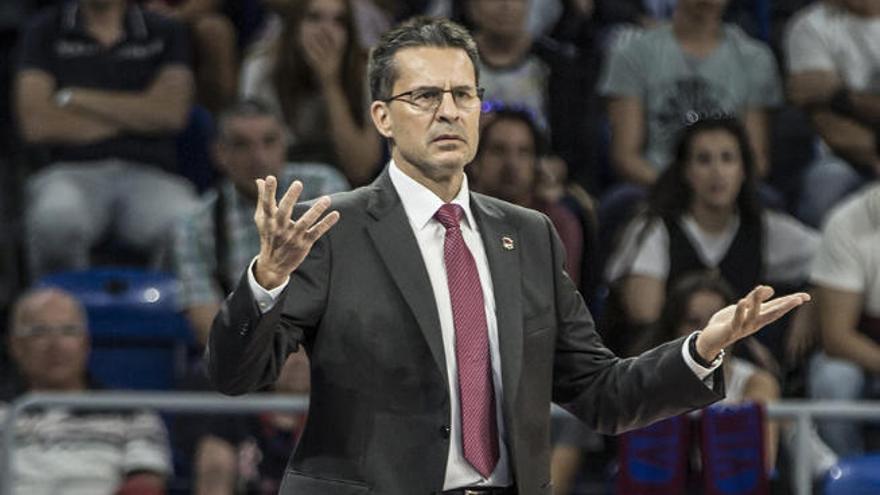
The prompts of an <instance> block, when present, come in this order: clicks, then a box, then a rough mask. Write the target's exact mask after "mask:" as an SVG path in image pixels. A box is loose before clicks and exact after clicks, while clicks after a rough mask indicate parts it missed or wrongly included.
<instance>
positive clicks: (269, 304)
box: [247, 256, 290, 314]
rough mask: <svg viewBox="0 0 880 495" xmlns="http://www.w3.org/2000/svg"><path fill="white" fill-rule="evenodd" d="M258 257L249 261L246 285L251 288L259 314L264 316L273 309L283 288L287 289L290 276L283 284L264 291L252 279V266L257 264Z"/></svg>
mask: <svg viewBox="0 0 880 495" xmlns="http://www.w3.org/2000/svg"><path fill="white" fill-rule="evenodd" d="M258 257H259V256H254V259H252V260H251V263H250V264H249V265H248V269H247V276H248V285H250V287H251V294H253V295H254V300H255V301H256V302H257V307H258V308H260V314H266V313H268V312H269V311H271V310H272V308H273V307H275V303H276V302H277V301H278V296H279V295H281V293H282V292H283V291H284V288H285V287H287V284H288V282H290V276H288V277H287V278H286V279H284V282H283V283H282V284H281V285H279V286H278V287H275V288H274V289H272V290H266V289H264V288H263V286H262V285H260V284H259V283H258V282H257V278H256V277H254V265H255V264H256V263H257V258H258Z"/></svg>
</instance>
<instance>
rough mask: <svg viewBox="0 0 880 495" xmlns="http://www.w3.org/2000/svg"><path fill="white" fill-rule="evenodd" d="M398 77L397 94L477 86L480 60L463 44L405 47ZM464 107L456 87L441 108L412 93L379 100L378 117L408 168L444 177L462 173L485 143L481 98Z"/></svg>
mask: <svg viewBox="0 0 880 495" xmlns="http://www.w3.org/2000/svg"><path fill="white" fill-rule="evenodd" d="M394 63H395V67H396V70H397V76H398V77H397V80H396V81H395V82H394V86H393V88H392V91H391V95H392V96H395V95H399V94H401V93H404V92H408V91H413V90H416V89H425V88H438V89H441V90H451V89H456V88H458V89H461V90H465V89H470V90H473V88H475V87H476V80H475V77H476V76H475V73H474V66H473V64H472V63H471V60H470V58H469V57H468V56H467V53H466V52H465V51H464V50H461V49H458V48H437V47H417V48H405V49H403V50H400V51H398V52H397V53H396V54H395V55H394ZM475 103H476V105H475V106H474V107H472V108H461V107H460V106H459V105H457V104H456V103H455V100H454V98H453V96H452V94H450V93H445V94H443V95H442V99H441V101H440V104H439V106H437V107H436V108H435V109H433V110H430V109H427V110H426V109H423V108H420V107H419V106H417V105H415V104H413V103H412V102H410V101H409V100H408V99H407V98H406V97H401V98H400V99H396V100H392V101H390V102H387V103H386V102H382V101H375V102H373V105H372V108H371V110H372V116H373V123H374V124H375V125H376V128H377V129H378V130H379V133H380V134H382V135H383V136H384V137H386V138H389V139H391V140H392V142H393V147H392V152H391V156H392V157H393V158H394V161H395V162H396V163H397V164H398V166H400V167H401V168H402V169H403V170H404V171H405V172H407V173H410V174H411V175H412V174H416V175H418V176H422V177H424V178H426V179H428V180H432V181H436V182H441V181H443V180H446V179H448V178H450V177H452V176H454V175H455V174H460V173H461V172H462V171H463V170H464V166H465V165H467V164H468V163H470V161H471V160H473V158H474V154H475V153H476V150H477V145H478V144H479V120H480V106H479V101H476V102H475Z"/></svg>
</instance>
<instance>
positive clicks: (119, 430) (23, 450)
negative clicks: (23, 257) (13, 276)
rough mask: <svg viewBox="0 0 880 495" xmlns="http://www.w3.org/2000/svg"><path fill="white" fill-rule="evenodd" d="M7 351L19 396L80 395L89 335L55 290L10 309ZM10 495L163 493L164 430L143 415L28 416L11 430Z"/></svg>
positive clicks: (57, 411)
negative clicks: (17, 380)
mask: <svg viewBox="0 0 880 495" xmlns="http://www.w3.org/2000/svg"><path fill="white" fill-rule="evenodd" d="M9 347H10V350H11V354H12V357H13V359H14V362H15V364H16V365H17V369H18V371H19V373H20V376H21V384H20V385H21V387H20V389H19V390H18V393H25V392H28V391H40V392H84V391H87V390H90V389H93V388H95V386H96V385H95V384H94V383H92V382H91V380H90V379H89V376H88V372H87V370H86V364H87V361H88V354H89V335H88V329H87V328H86V315H85V312H84V310H83V308H82V306H81V305H80V303H79V302H78V301H77V300H76V299H75V298H74V297H73V296H72V295H71V294H68V293H66V292H63V291H61V290H59V289H53V288H44V289H35V290H32V291H30V292H27V293H26V294H24V295H23V296H22V297H21V298H20V299H19V300H18V301H17V302H16V304H15V306H14V307H13V310H12V317H11V322H10V336H9ZM15 428H16V434H15V435H16V443H15V452H14V453H13V458H12V459H13V460H12V470H13V476H14V479H15V481H14V484H13V487H14V489H13V492H14V493H20V494H27V495H43V494H45V495H50V494H57V493H64V494H67V495H79V494H82V495H110V494H115V493H137V494H140V495H153V494H160V493H164V491H165V478H166V476H168V475H169V474H170V471H171V465H170V453H169V447H168V439H167V435H166V432H165V428H164V426H163V424H162V422H161V420H160V419H159V417H158V416H156V415H154V414H151V413H146V412H115V411H71V410H68V409H64V408H53V409H45V410H39V409H33V410H29V412H25V413H24V414H23V415H22V416H20V417H19V418H18V420H17V421H16V424H15Z"/></svg>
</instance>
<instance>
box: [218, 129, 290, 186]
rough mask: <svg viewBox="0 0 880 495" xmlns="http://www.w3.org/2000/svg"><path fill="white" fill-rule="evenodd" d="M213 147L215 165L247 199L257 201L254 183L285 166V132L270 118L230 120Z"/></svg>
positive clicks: (276, 173)
mask: <svg viewBox="0 0 880 495" xmlns="http://www.w3.org/2000/svg"><path fill="white" fill-rule="evenodd" d="M222 127H223V128H222V129H221V130H220V131H221V135H220V139H219V140H218V143H217V145H216V147H215V159H216V161H217V165H218V166H219V167H220V169H221V170H222V171H223V173H224V174H226V176H227V177H229V179H230V180H232V182H233V183H234V184H235V186H236V188H237V189H238V190H239V191H241V193H242V194H245V195H246V196H249V197H252V198H256V197H257V186H256V184H255V182H254V181H255V180H256V179H257V178H261V177H265V176H267V175H276V176H277V175H278V174H279V173H280V172H281V169H282V168H283V166H284V157H285V153H286V143H285V139H284V130H283V129H282V128H281V124H280V123H279V122H278V119H276V118H275V117H272V116H253V117H230V118H229V119H228V120H226V122H225V123H224V125H223V126H222Z"/></svg>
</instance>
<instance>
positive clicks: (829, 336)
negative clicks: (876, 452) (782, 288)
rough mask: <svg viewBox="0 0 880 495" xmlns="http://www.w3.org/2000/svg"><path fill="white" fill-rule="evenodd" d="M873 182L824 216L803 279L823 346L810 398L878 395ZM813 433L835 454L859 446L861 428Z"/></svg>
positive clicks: (879, 208)
mask: <svg viewBox="0 0 880 495" xmlns="http://www.w3.org/2000/svg"><path fill="white" fill-rule="evenodd" d="M878 246H880V184H877V183H874V185H872V186H871V187H870V188H868V189H866V190H864V191H862V192H860V193H858V194H856V195H854V196H852V197H851V198H849V199H847V200H845V201H844V202H842V203H841V204H840V205H839V206H837V207H836V208H835V209H834V210H832V212H831V213H830V214H829V215H828V220H827V222H826V224H825V230H824V231H823V233H822V243H821V245H820V247H819V250H818V253H817V255H816V260H815V262H814V263H813V267H812V272H811V274H810V279H811V281H812V283H813V284H814V285H815V286H816V290H815V297H816V304H817V306H818V311H819V322H820V326H821V333H822V344H823V348H824V352H822V353H820V354H817V355H816V356H815V357H814V358H813V360H812V362H811V363H810V383H809V391H810V396H811V397H813V398H816V399H840V400H854V399H859V398H873V399H877V398H880V388H878V385H880V379H878V378H880V249H878ZM819 431H820V433H821V434H822V436H823V437H824V438H825V440H826V441H827V442H828V444H829V445H830V446H831V448H833V449H834V450H835V451H837V453H838V454H840V455H842V456H843V455H853V454H858V453H860V452H862V450H863V449H864V447H865V442H864V437H863V436H862V434H861V431H860V426H859V425H858V424H856V423H852V422H843V421H830V420H829V421H823V422H821V423H820V424H819Z"/></svg>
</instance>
